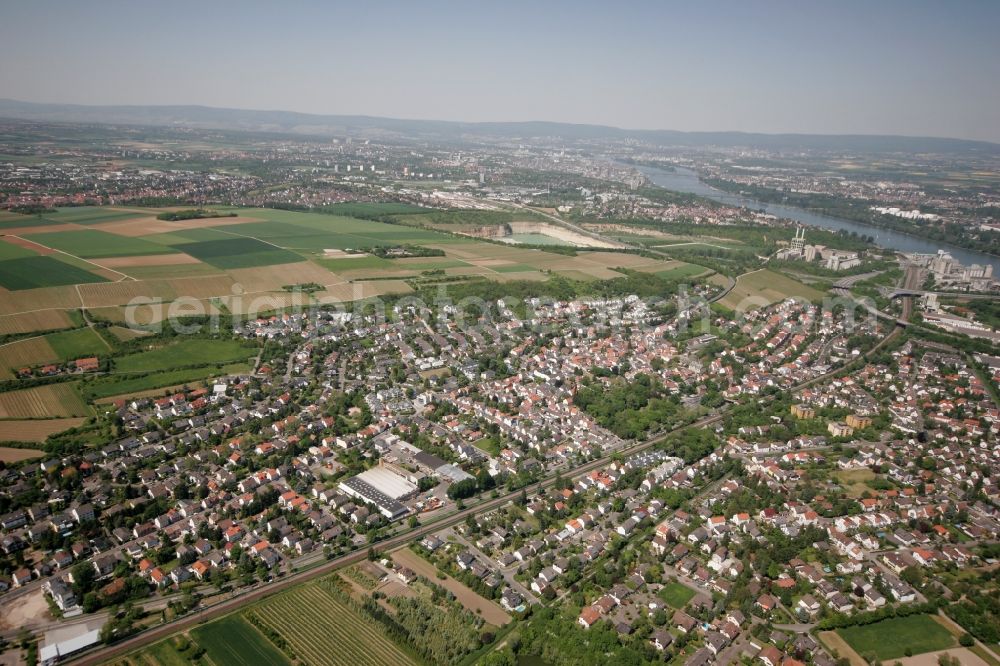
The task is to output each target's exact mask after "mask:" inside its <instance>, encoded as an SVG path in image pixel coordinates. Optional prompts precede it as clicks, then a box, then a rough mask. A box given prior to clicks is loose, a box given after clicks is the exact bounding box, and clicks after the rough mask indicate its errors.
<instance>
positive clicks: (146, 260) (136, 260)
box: [94, 252, 201, 268]
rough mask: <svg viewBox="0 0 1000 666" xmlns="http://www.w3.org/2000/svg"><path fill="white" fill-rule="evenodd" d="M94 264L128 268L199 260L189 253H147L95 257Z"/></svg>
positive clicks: (190, 262)
mask: <svg viewBox="0 0 1000 666" xmlns="http://www.w3.org/2000/svg"><path fill="white" fill-rule="evenodd" d="M94 263H96V264H100V265H101V266H105V267H107V268H128V267H130V266H177V265H180V264H200V263H201V262H200V261H198V260H197V259H195V258H194V257H192V256H191V255H190V254H184V253H183V252H178V253H177V254H147V255H143V256H137V257H108V258H106V259H97V260H95V261H94Z"/></svg>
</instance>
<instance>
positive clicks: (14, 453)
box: [0, 421, 45, 463]
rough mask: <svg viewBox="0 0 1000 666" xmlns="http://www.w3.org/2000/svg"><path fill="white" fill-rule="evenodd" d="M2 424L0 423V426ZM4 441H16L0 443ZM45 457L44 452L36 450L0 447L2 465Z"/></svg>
mask: <svg viewBox="0 0 1000 666" xmlns="http://www.w3.org/2000/svg"><path fill="white" fill-rule="evenodd" d="M2 423H3V422H2V421H0V424H2ZM6 441H17V440H5V439H0V442H6ZM44 455H45V452H44V451H40V450H38V449H20V448H16V447H11V446H0V462H2V463H19V462H21V461H23V460H31V459H33V458H41V457H42V456H44Z"/></svg>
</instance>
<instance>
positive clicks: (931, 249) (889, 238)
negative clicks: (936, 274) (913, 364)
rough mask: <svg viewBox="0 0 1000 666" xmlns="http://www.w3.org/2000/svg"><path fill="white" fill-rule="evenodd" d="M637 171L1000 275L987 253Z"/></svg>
mask: <svg viewBox="0 0 1000 666" xmlns="http://www.w3.org/2000/svg"><path fill="white" fill-rule="evenodd" d="M636 168H637V169H638V170H639V171H641V172H642V173H643V174H644V175H645V176H646V177H647V178H649V180H650V181H651V182H652V183H654V184H656V185H659V186H660V187H663V188H666V189H668V190H673V191H675V192H688V193H690V194H697V195H699V196H703V197H705V198H708V199H714V200H715V201H718V202H719V203H723V204H727V205H729V206H745V207H746V208H750V209H753V210H763V211H765V212H767V213H769V214H771V215H774V216H777V217H784V218H788V219H790V220H795V221H797V222H801V223H802V224H805V225H809V226H814V227H823V228H824V229H832V230H833V231H840V230H844V231H853V232H855V233H857V234H859V235H862V236H872V237H873V238H874V239H875V243H876V244H877V245H879V246H881V247H884V248H888V249H891V250H899V251H900V252H907V253H913V252H916V253H920V254H935V253H937V251H938V250H939V249H940V250H945V251H947V252H949V253H951V256H953V257H955V259H957V260H958V261H960V262H962V263H963V264H965V265H969V264H980V265H986V264H990V265H992V266H993V275H994V276H996V275H1000V257H994V256H992V255H989V254H985V253H983V252H975V251H974V250H966V249H964V248H960V247H956V246H954V245H950V244H948V243H940V242H938V241H932V240H926V239H923V238H918V237H916V236H910V235H908V234H903V233H900V232H898V231H893V230H891V229H883V228H881V227H875V226H872V225H869V224H864V223H862V222H855V221H853V220H845V219H843V218H839V217H830V216H829V215H820V214H819V213H813V212H810V211H808V210H804V209H802V208H796V207H794V206H785V205H782V204H773V203H764V202H762V201H757V200H756V199H749V198H747V197H743V196H740V195H738V194H730V193H729V192H723V191H722V190H719V189H717V188H714V187H712V186H710V185H707V184H705V183H703V182H701V180H700V179H699V178H698V174H697V173H695V172H694V171H692V170H691V169H685V168H683V167H676V170H675V171H666V170H664V169H657V168H656V167H646V166H637V167H636ZM806 239H807V242H808V232H807V233H806Z"/></svg>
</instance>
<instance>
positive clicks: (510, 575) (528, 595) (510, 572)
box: [449, 530, 542, 605]
mask: <svg viewBox="0 0 1000 666" xmlns="http://www.w3.org/2000/svg"><path fill="white" fill-rule="evenodd" d="M449 533H450V534H451V535H452V536H454V537H455V539H456V540H457V541H458V542H459V543H461V544H462V545H463V546H465V547H466V548H468V549H469V550H471V551H472V554H473V555H475V556H476V557H478V558H479V561H480V562H482V563H483V564H485V565H486V566H487V567H489V568H490V570H491V571H494V572H496V573H498V574H500V575H501V576H503V579H504V580H505V581H507V584H508V585H510V586H511V587H512V588H514V591H515V592H517V593H518V594H520V595H521V596H522V597H523V598H524V599H525V600H526V601H527V602H528V603H530V604H533V605H538V604H541V603H542V602H541V601H540V600H539V599H538V597H536V596H535V593H534V592H532V591H531V590H529V589H528V588H526V587H525V586H524V585H523V584H522V583H521V581H519V580H517V579H516V578H514V574H516V573H517V572H518V569H519V568H520V567H519V566H518V565H519V564H520V563H518V565H514V566H509V567H501V566H500V565H499V564H497V563H496V562H495V561H494V560H493V559H492V558H490V556H489V555H487V554H486V553H484V552H483V551H481V550H479V548H477V547H476V545H475V544H474V543H472V542H471V541H469V540H468V539H466V538H465V537H464V536H462V535H461V534H459V533H458V532H456V531H455V530H450V531H449Z"/></svg>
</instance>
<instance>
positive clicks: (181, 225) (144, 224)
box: [91, 216, 261, 237]
mask: <svg viewBox="0 0 1000 666" xmlns="http://www.w3.org/2000/svg"><path fill="white" fill-rule="evenodd" d="M247 222H261V220H258V219H257V218H255V217H206V218H202V219H197V220H180V221H177V222H169V221H167V220H158V219H156V217H155V216H152V217H141V218H139V219H131V220H115V221H112V222H105V223H103V224H95V225H93V226H92V227H91V228H93V229H100V230H101V231H107V232H109V233H113V234H118V235H119V236H131V237H135V236H150V235H152V234H166V233H170V232H171V231H185V230H187V229H203V228H205V227H226V226H230V225H234V224H246V223H247Z"/></svg>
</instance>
